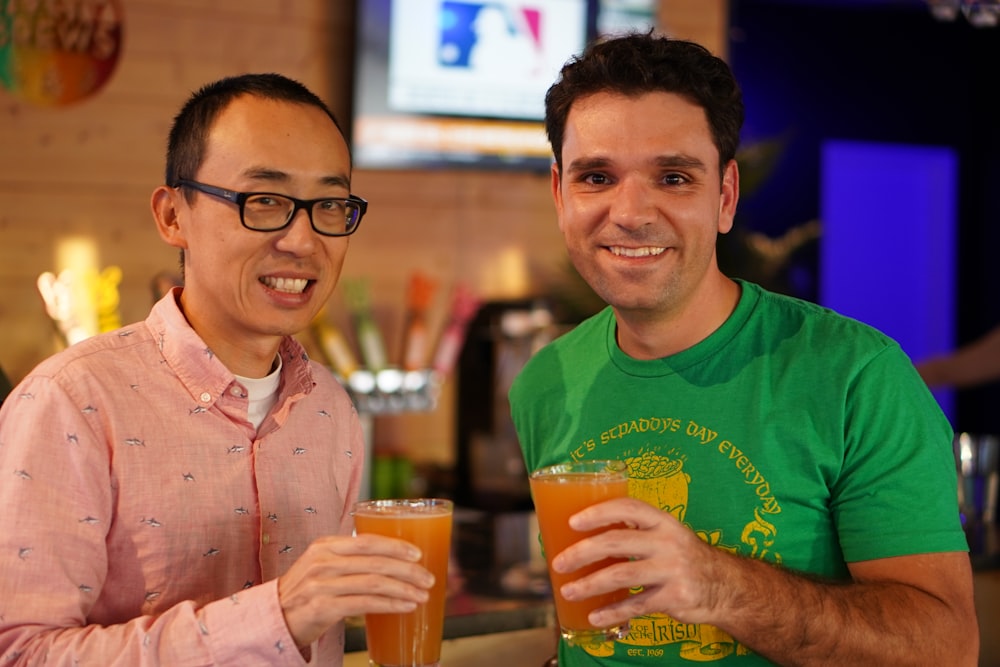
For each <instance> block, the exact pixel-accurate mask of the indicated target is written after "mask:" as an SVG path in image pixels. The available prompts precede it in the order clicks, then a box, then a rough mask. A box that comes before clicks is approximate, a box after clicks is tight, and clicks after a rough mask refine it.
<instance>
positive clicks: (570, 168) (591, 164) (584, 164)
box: [566, 157, 611, 173]
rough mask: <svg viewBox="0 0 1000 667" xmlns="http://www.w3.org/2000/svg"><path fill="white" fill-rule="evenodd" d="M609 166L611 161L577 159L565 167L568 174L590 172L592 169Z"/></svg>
mask: <svg viewBox="0 0 1000 667" xmlns="http://www.w3.org/2000/svg"><path fill="white" fill-rule="evenodd" d="M609 164H611V160H608V159H607V158H603V157H592V158H579V159H576V160H573V161H572V162H570V163H569V164H568V165H566V171H567V172H568V173H572V172H578V171H590V170H592V169H603V168H604V167H607V166H608V165H609Z"/></svg>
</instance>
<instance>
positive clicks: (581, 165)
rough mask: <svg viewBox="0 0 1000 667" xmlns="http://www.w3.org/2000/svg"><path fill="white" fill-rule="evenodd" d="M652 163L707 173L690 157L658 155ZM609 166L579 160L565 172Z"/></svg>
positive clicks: (602, 161)
mask: <svg viewBox="0 0 1000 667" xmlns="http://www.w3.org/2000/svg"><path fill="white" fill-rule="evenodd" d="M654 162H655V164H656V166H658V167H659V168H661V169H696V170H698V171H708V168H707V167H706V166H705V163H704V162H702V161H701V160H699V159H698V158H695V157H691V156H690V155H680V154H677V155H660V156H658V157H657V158H656V159H655V160H654ZM610 164H611V160H609V159H607V158H604V157H593V158H580V159H578V160H573V161H572V162H570V163H569V165H568V168H567V170H566V171H567V172H568V173H573V172H581V171H590V170H600V169H604V168H605V167H607V166H608V165H610Z"/></svg>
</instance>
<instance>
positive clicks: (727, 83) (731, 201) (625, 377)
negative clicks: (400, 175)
mask: <svg viewBox="0 0 1000 667" xmlns="http://www.w3.org/2000/svg"><path fill="white" fill-rule="evenodd" d="M743 114H744V111H743V102H742V97H741V93H740V90H739V87H738V84H737V83H736V81H735V80H734V78H733V76H732V73H731V71H730V70H729V68H728V67H727V65H726V64H725V63H724V62H723V61H722V60H720V59H718V58H716V57H714V56H712V55H711V54H710V53H709V52H707V51H706V50H705V49H703V48H702V47H700V46H698V45H696V44H692V43H690V42H685V41H680V40H673V39H667V38H661V37H657V36H654V35H652V34H645V35H627V36H623V37H619V38H615V39H610V40H608V41H605V42H603V43H596V44H594V45H592V46H591V47H590V48H589V49H588V50H587V51H586V52H585V53H584V54H583V55H582V56H581V57H579V58H577V59H575V60H574V61H571V62H570V63H568V64H567V65H566V67H564V68H563V70H562V73H561V76H560V79H559V80H558V81H557V82H556V83H555V84H554V85H553V86H552V88H551V89H550V90H549V92H548V94H547V96H546V130H547V132H548V136H549V140H550V142H551V144H552V148H553V152H554V156H555V163H554V165H553V167H552V192H553V196H554V199H555V205H556V211H557V214H558V221H559V227H560V229H561V231H562V232H563V235H564V237H565V241H566V246H567V249H568V251H569V255H570V258H571V259H572V261H573V264H574V266H575V267H576V269H577V271H578V272H579V273H580V275H581V276H582V277H583V278H584V279H585V280H586V281H587V283H588V284H589V285H590V286H591V287H592V288H593V289H594V291H595V292H596V293H597V294H598V295H599V296H600V297H601V298H603V299H604V300H605V301H606V302H607V303H608V304H609V307H608V308H606V309H605V310H603V311H602V312H601V313H599V314H597V315H596V316H594V317H592V318H590V319H589V320H587V321H585V322H584V323H582V324H581V325H579V326H578V327H577V328H576V329H575V330H573V331H572V332H570V333H568V334H566V335H564V336H562V337H561V338H559V339H557V340H556V341H554V342H553V343H552V344H550V345H549V346H548V347H546V348H544V349H543V350H541V351H540V352H539V353H537V354H536V355H535V357H534V358H533V359H532V360H531V361H530V362H529V363H528V365H527V366H526V367H525V369H524V370H523V372H522V373H521V375H520V376H519V377H518V379H517V380H516V382H515V384H514V386H513V387H512V389H511V392H510V401H511V406H512V407H511V409H512V416H513V419H514V423H515V425H516V427H517V431H518V435H519V438H520V441H521V445H522V448H523V451H524V456H525V461H526V463H527V465H528V469H529V470H534V469H537V468H539V467H542V466H545V465H550V464H555V463H561V462H564V461H568V460H577V459H620V460H624V461H626V462H627V463H628V467H629V474H630V495H631V496H632V497H631V498H628V499H621V500H614V501H608V502H606V503H602V504H599V505H595V506H593V507H591V508H589V509H587V510H584V511H582V512H580V513H578V514H577V515H575V517H574V519H573V521H572V523H571V525H572V527H573V528H575V529H578V530H588V529H592V528H595V527H598V526H601V525H608V524H614V523H620V522H624V523H626V524H628V525H629V526H632V527H633V528H634V529H630V530H614V531H610V532H607V533H604V534H603V535H601V536H598V537H593V538H590V539H586V540H583V541H582V542H580V543H578V544H577V545H575V546H574V547H571V548H569V549H567V550H566V551H564V552H563V553H561V554H558V555H556V554H551V555H552V556H554V557H555V558H554V561H553V566H554V567H555V568H557V569H559V570H561V571H572V570H575V569H577V568H579V567H581V566H583V565H584V564H586V563H589V562H593V561H597V560H600V559H602V558H604V557H607V556H618V557H627V558H629V559H630V560H629V561H627V562H625V563H619V564H616V565H613V566H610V567H607V568H605V569H603V570H600V571H598V572H597V573H595V574H592V575H590V576H588V577H585V578H584V579H582V580H579V581H578V582H576V583H574V584H568V585H566V586H564V587H563V588H562V593H563V594H564V595H565V596H566V597H568V598H571V599H580V598H586V597H590V596H593V595H596V594H599V593H603V592H607V591H610V590H613V589H616V588H623V587H631V588H633V590H634V594H633V595H631V596H629V598H628V599H627V600H626V601H625V602H622V603H618V604H615V605H611V606H608V607H605V608H603V609H601V610H598V611H596V612H594V613H592V614H591V617H590V620H591V622H592V623H594V624H595V625H597V626H601V627H607V626H610V625H613V624H616V623H622V622H625V621H629V625H630V632H629V634H628V636H627V637H625V638H623V639H621V640H618V641H615V642H604V643H596V644H593V645H588V646H570V645H568V644H567V643H566V642H565V641H563V642H561V643H560V647H559V664H560V665H561V666H562V667H575V666H581V665H616V666H617V665H622V666H624V665H656V666H660V665H685V664H691V663H692V662H709V663H713V664H716V663H717V664H720V665H768V664H782V665H896V664H900V665H902V664H907V665H914V664H926V665H975V664H976V659H977V655H978V646H979V640H978V632H977V630H976V618H975V609H974V606H973V597H972V576H971V568H970V563H969V558H968V553H967V545H966V542H965V538H964V534H963V532H962V528H961V524H960V520H959V515H958V508H957V491H956V474H955V464H954V459H953V455H952V449H951V436H952V433H951V428H950V425H949V424H948V422H947V420H946V419H945V417H944V415H943V414H942V413H941V411H940V409H939V408H938V406H937V404H936V403H935V401H934V399H933V397H932V396H931V394H930V393H929V391H928V390H927V388H926V386H925V385H924V383H923V382H922V381H921V379H920V377H919V375H918V374H917V372H916V371H915V369H914V368H913V364H912V363H911V362H910V360H909V359H908V358H907V357H906V355H905V354H904V353H903V352H902V350H901V349H900V348H899V346H898V345H897V344H896V343H895V342H894V341H892V340H891V339H889V338H887V337H886V336H884V335H883V334H881V333H879V332H878V331H875V330H874V329H872V328H870V327H868V326H866V325H863V324H861V323H859V322H857V321H854V320H850V319H848V318H845V317H842V316H840V315H837V314H835V313H833V312H831V311H829V310H827V309H824V308H821V307H819V306H817V305H816V304H812V303H807V302H804V301H799V300H796V299H792V298H790V297H786V296H782V295H777V294H774V293H770V292H767V291H765V290H763V289H762V288H760V287H759V286H757V285H755V284H752V283H749V282H744V281H739V280H733V279H730V278H729V277H727V276H725V275H724V274H722V273H721V271H720V270H719V267H718V264H717V261H716V254H715V248H716V240H717V235H718V234H724V233H726V232H728V231H730V229H731V228H732V225H733V217H734V215H735V212H736V205H737V200H738V198H739V170H738V167H737V164H736V162H735V160H734V156H735V154H736V149H737V145H738V141H739V132H740V128H741V126H742V122H743Z"/></svg>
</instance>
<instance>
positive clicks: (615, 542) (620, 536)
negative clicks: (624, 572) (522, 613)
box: [552, 528, 652, 573]
mask: <svg viewBox="0 0 1000 667" xmlns="http://www.w3.org/2000/svg"><path fill="white" fill-rule="evenodd" d="M651 545H652V542H651V541H650V540H649V539H647V538H646V536H644V535H642V534H641V533H640V532H639V531H637V530H633V529H631V528H621V529H611V530H607V531H604V532H603V533H598V534H597V535H593V536H591V537H587V538H584V539H582V540H580V541H579V542H576V543H574V544H572V545H570V546H568V547H566V549H564V550H563V551H561V552H559V553H558V554H556V556H555V557H554V558H553V559H552V569H554V570H555V571H556V572H563V573H566V572H573V571H575V570H579V569H580V568H581V567H584V566H585V565H589V564H591V563H596V562H598V561H602V560H604V559H607V558H626V559H629V560H635V559H641V558H646V557H648V556H649V555H650V548H651Z"/></svg>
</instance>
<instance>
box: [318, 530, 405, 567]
mask: <svg viewBox="0 0 1000 667" xmlns="http://www.w3.org/2000/svg"><path fill="white" fill-rule="evenodd" d="M313 544H314V545H315V546H317V547H318V548H321V549H325V550H327V551H329V552H330V553H334V554H340V555H381V556H388V557H391V558H398V559H401V560H406V561H411V562H416V561H418V560H420V558H421V553H420V549H418V548H417V547H416V546H415V545H413V544H411V543H409V542H407V541H405V540H401V539H399V538H396V537H387V536H385V535H376V534H374V533H360V534H358V535H353V536H351V537H344V536H333V535H331V536H327V537H323V538H320V539H318V540H316V542H314V543H313Z"/></svg>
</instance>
